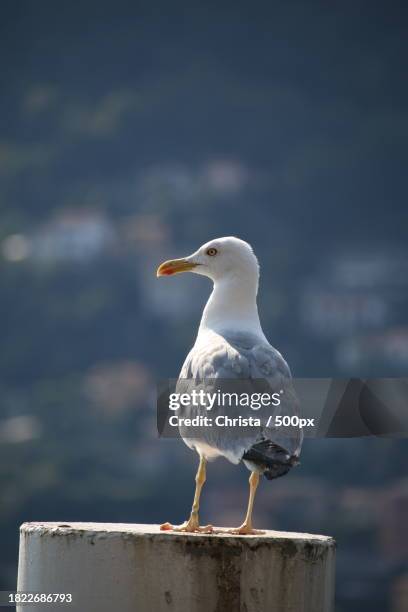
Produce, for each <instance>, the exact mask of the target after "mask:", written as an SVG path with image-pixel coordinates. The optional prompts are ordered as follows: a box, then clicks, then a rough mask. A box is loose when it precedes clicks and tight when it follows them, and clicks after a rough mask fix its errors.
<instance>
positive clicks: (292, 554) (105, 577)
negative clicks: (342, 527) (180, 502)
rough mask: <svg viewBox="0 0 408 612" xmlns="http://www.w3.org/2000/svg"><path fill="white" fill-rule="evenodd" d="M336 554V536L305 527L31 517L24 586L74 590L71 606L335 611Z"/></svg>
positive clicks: (83, 610)
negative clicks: (209, 529) (258, 530)
mask: <svg viewBox="0 0 408 612" xmlns="http://www.w3.org/2000/svg"><path fill="white" fill-rule="evenodd" d="M334 557H335V543H334V540H333V539H332V538H329V537H326V536H320V535H310V534H304V533H286V532H279V531H267V532H265V534H263V535H255V536H235V535H228V534H219V533H218V534H214V535H207V534H205V535H204V534H193V535H192V534H181V533H178V534H175V533H171V532H161V531H160V530H159V528H158V526H157V525H125V524H104V523H71V524H59V523H24V524H23V525H22V527H21V536H20V559H19V569H18V587H17V588H18V590H19V591H35V592H39V593H71V594H72V599H73V602H72V603H71V604H70V605H66V606H65V609H66V610H69V612H112V611H113V610H120V611H121V612H332V610H333V598H334ZM54 609H57V606H54V605H51V606H50V605H49V604H43V605H41V604H35V605H32V606H31V605H24V606H21V607H17V610H18V611H20V612H51V611H52V610H54ZM58 609H62V608H60V607H59V606H58Z"/></svg>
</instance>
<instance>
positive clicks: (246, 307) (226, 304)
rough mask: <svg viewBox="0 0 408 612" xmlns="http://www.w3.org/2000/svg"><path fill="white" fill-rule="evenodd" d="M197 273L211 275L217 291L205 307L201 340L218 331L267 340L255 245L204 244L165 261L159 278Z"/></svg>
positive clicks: (219, 240) (220, 241)
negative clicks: (258, 299) (260, 309)
mask: <svg viewBox="0 0 408 612" xmlns="http://www.w3.org/2000/svg"><path fill="white" fill-rule="evenodd" d="M180 272H195V273H196V274H202V275H203V276H208V277H209V278H210V279H211V280H212V281H213V282H214V289H213V292H212V293H211V296H210V298H209V300H208V302H207V304H206V306H205V308H204V311H203V315H202V318H201V323H200V328H199V333H198V336H197V341H198V339H199V338H202V337H206V333H207V332H208V331H209V330H210V331H215V332H217V333H223V332H226V331H228V330H229V331H231V330H240V331H247V332H250V333H253V334H257V335H258V336H259V337H260V338H261V339H264V340H266V339H265V336H264V335H263V332H262V329H261V324H260V322H259V316H258V309H257V305H256V294H257V291H258V280H259V265H258V260H257V258H256V257H255V255H254V252H253V250H252V248H251V246H250V245H249V244H248V243H247V242H244V241H243V240H240V239H239V238H235V237H233V236H228V237H226V238H217V239H215V240H211V241H210V242H206V244H203V246H201V247H200V248H199V249H198V250H197V251H196V252H195V253H193V254H192V255H189V256H188V257H184V258H183V259H172V260H170V261H165V262H164V263H162V264H161V266H159V268H158V270H157V276H171V275H173V274H178V273H180Z"/></svg>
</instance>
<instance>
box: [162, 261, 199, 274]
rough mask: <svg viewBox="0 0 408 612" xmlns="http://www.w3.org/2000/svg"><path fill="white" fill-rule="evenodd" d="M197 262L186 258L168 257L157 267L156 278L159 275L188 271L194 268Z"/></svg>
mask: <svg viewBox="0 0 408 612" xmlns="http://www.w3.org/2000/svg"><path fill="white" fill-rule="evenodd" d="M197 266H198V264H196V263H192V262H191V261H187V260H186V259H170V260H169V261H165V262H163V263H162V264H160V266H159V267H158V268H157V272H156V274H157V278H159V276H171V275H172V274H180V272H189V271H190V270H193V269H194V268H196V267H197Z"/></svg>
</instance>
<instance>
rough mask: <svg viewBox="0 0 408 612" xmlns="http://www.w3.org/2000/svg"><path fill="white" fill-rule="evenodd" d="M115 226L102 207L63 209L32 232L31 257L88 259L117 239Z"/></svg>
mask: <svg viewBox="0 0 408 612" xmlns="http://www.w3.org/2000/svg"><path fill="white" fill-rule="evenodd" d="M115 237H116V234H115V229H114V226H113V225H112V223H111V222H110V220H109V219H108V218H107V217H106V216H105V215H104V214H103V213H101V212H100V211H96V210H89V209H80V208H78V209H77V208H70V209H66V210H63V211H62V212H60V213H59V214H57V215H56V216H55V217H54V218H52V219H51V220H50V221H49V222H48V223H46V224H45V225H44V226H42V227H41V228H40V229H39V230H37V232H35V233H34V234H33V235H32V236H31V257H32V258H33V259H35V260H37V261H38V262H44V263H45V262H54V261H74V262H81V261H89V260H91V259H93V258H95V257H97V256H98V255H100V254H101V253H103V252H104V251H106V250H107V249H108V248H110V247H112V246H113V244H114V242H115Z"/></svg>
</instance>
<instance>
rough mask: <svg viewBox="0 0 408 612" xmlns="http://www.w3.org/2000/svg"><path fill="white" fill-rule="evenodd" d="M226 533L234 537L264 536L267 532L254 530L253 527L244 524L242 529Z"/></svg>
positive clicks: (238, 528) (237, 528)
mask: <svg viewBox="0 0 408 612" xmlns="http://www.w3.org/2000/svg"><path fill="white" fill-rule="evenodd" d="M225 533H230V534H232V535H263V534H264V533H265V532H264V531H261V530H260V529H252V527H251V525H248V524H247V523H243V524H242V525H241V526H240V527H236V528H235V529H226V531H225Z"/></svg>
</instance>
